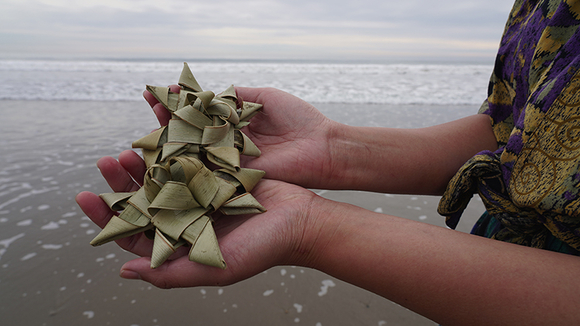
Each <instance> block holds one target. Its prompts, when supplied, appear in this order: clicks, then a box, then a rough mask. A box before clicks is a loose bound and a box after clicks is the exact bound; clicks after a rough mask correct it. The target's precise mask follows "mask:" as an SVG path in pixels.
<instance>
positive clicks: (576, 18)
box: [439, 0, 580, 255]
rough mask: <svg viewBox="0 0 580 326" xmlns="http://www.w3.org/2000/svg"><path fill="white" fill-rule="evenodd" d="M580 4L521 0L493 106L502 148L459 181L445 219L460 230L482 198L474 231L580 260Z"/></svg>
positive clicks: (491, 94) (444, 204) (480, 157)
mask: <svg viewBox="0 0 580 326" xmlns="http://www.w3.org/2000/svg"><path fill="white" fill-rule="evenodd" d="M578 27H580V0H568V1H565V0H516V2H515V4H514V7H513V10H512V12H511V14H510V16H509V19H508V21H507V24H506V27H505V30H504V34H503V37H502V40H501V43H500V47H499V51H498V55H497V58H496V62H495V67H494V71H493V74H492V76H491V79H490V83H489V89H488V98H487V100H486V101H485V102H484V104H483V105H482V107H481V109H480V113H482V114H487V115H489V117H490V119H491V124H492V126H493V131H494V134H495V136H496V139H497V142H498V147H499V149H498V150H497V151H495V152H490V151H485V152H481V153H478V154H477V155H476V156H474V157H473V158H472V159H471V160H469V161H468V162H467V163H465V165H463V167H461V169H460V170H459V171H458V172H457V174H456V175H455V176H454V177H453V179H452V180H451V182H450V184H449V186H448V188H447V191H446V192H445V194H444V195H443V197H442V199H441V202H440V203H439V213H440V214H442V215H444V216H446V223H447V225H448V226H449V227H451V228H455V226H456V225H457V223H458V222H459V219H460V216H461V214H462V212H463V210H464V209H465V207H466V206H467V204H468V202H469V200H470V198H471V197H472V195H473V194H474V193H479V195H480V197H481V198H482V200H483V202H484V204H485V207H486V210H487V212H486V213H485V214H484V215H483V216H482V217H481V218H480V220H479V221H478V222H477V224H476V225H475V227H474V229H473V231H472V233H474V234H478V235H482V236H485V237H489V238H493V239H497V240H502V241H507V242H511V243H517V244H521V245H525V246H530V247H535V248H542V249H549V250H554V251H560V252H566V253H570V254H576V255H579V254H580V197H579V196H580V193H579V192H580V69H579V68H580V31H579V30H578Z"/></svg>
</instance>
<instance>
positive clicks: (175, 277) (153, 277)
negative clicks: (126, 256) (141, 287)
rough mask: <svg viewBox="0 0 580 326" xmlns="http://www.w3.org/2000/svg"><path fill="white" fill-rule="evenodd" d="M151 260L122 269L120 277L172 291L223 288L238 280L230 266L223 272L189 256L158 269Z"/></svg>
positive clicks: (138, 262)
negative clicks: (204, 287) (197, 261)
mask: <svg viewBox="0 0 580 326" xmlns="http://www.w3.org/2000/svg"><path fill="white" fill-rule="evenodd" d="M150 265H151V260H150V259H149V258H145V257H143V258H138V259H134V260H131V261H129V262H127V263H125V264H124V265H123V266H122V267H121V272H120V276H121V277H122V278H126V279H139V280H144V281H146V282H149V283H151V284H153V285H155V286H156V287H158V288H162V289H171V288H178V287H192V286H200V285H212V286H215V285H217V286H223V285H228V284H232V283H235V282H236V281H237V280H238V277H236V276H235V275H234V274H233V273H232V270H231V268H230V266H228V268H227V269H225V270H222V269H219V268H217V267H211V266H207V265H202V264H198V263H194V262H192V261H189V259H188V256H187V255H185V256H182V257H180V258H178V259H175V260H171V261H166V262H165V263H164V264H163V265H161V266H159V267H158V268H155V269H152V268H151V266H150Z"/></svg>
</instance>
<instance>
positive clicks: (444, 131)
mask: <svg viewBox="0 0 580 326" xmlns="http://www.w3.org/2000/svg"><path fill="white" fill-rule="evenodd" d="M236 91H237V93H238V95H239V96H241V97H242V98H243V99H244V100H248V101H252V102H258V103H261V104H263V105H264V109H263V113H262V114H259V115H257V116H255V117H254V118H253V119H252V123H251V124H250V125H249V126H248V127H247V128H245V129H244V132H245V133H246V134H247V135H248V136H250V137H251V138H252V140H253V141H254V142H255V143H256V145H258V147H259V148H260V149H261V150H262V156H260V157H259V158H256V159H249V160H247V161H246V162H244V166H246V167H250V168H256V169H262V170H265V171H266V177H267V178H271V179H277V180H282V181H286V182H290V183H295V184H298V185H301V186H303V187H308V188H319V189H357V190H368V191H378V192H390V193H415V194H440V193H441V192H442V191H443V190H444V189H445V186H446V184H447V182H448V181H449V179H450V178H451V177H452V176H453V174H454V173H455V172H456V171H457V170H458V169H459V167H460V166H461V165H462V164H463V163H465V162H466V161H467V160H468V159H469V158H470V157H471V156H473V155H474V154H475V153H477V152H479V151H481V150H485V149H495V147H496V140H495V137H494V135H493V132H492V130H491V124H490V121H489V117H488V116H486V115H474V116H470V117H467V118H464V119H460V120H457V121H453V122H449V123H446V124H442V125H439V126H434V127H428V128H421V129H396V128H370V127H352V126H347V125H344V124H341V123H338V122H335V121H332V120H329V119H328V118H326V117H324V116H323V115H322V114H321V113H320V112H319V111H318V110H316V108H315V107H313V106H312V105H310V104H308V103H306V102H304V101H302V100H300V99H298V98H296V97H294V96H292V95H290V94H288V93H285V92H282V91H279V90H276V89H271V88H263V89H260V88H236Z"/></svg>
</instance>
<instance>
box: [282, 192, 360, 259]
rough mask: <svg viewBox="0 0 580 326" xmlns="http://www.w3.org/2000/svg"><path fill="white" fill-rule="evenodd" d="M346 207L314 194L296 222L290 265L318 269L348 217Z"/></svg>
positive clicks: (346, 205) (343, 204)
mask: <svg viewBox="0 0 580 326" xmlns="http://www.w3.org/2000/svg"><path fill="white" fill-rule="evenodd" d="M348 206H350V205H348V204H345V203H340V202H334V201H332V200H329V199H326V198H323V197H321V196H318V195H316V194H314V193H313V197H312V200H311V201H310V203H309V205H308V206H307V207H306V209H305V210H304V211H303V213H302V215H301V216H300V217H299V218H298V219H297V220H296V221H297V222H296V226H297V228H296V232H295V234H294V239H295V241H294V245H293V246H292V252H291V254H290V264H291V265H297V266H304V267H310V268H317V266H318V265H319V263H320V261H321V260H320V257H321V256H323V255H324V252H325V251H326V250H327V248H328V246H329V244H330V243H331V242H332V239H333V238H334V235H335V234H336V233H337V232H338V231H339V226H340V224H341V223H340V221H341V220H342V219H344V217H346V216H347V214H346V212H347V211H348Z"/></svg>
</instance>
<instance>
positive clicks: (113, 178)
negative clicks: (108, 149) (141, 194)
mask: <svg viewBox="0 0 580 326" xmlns="http://www.w3.org/2000/svg"><path fill="white" fill-rule="evenodd" d="M97 167H98V168H99V170H101V174H102V175H103V177H104V178H105V180H107V183H108V184H109V186H110V187H111V189H113V191H115V192H131V191H136V190H138V189H139V185H138V184H137V183H135V181H134V180H133V178H132V177H131V176H130V175H129V173H128V172H127V170H125V168H124V167H123V166H122V165H121V164H120V163H119V161H117V160H115V159H114V158H112V157H110V156H105V157H102V158H101V159H99V160H98V161H97Z"/></svg>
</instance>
